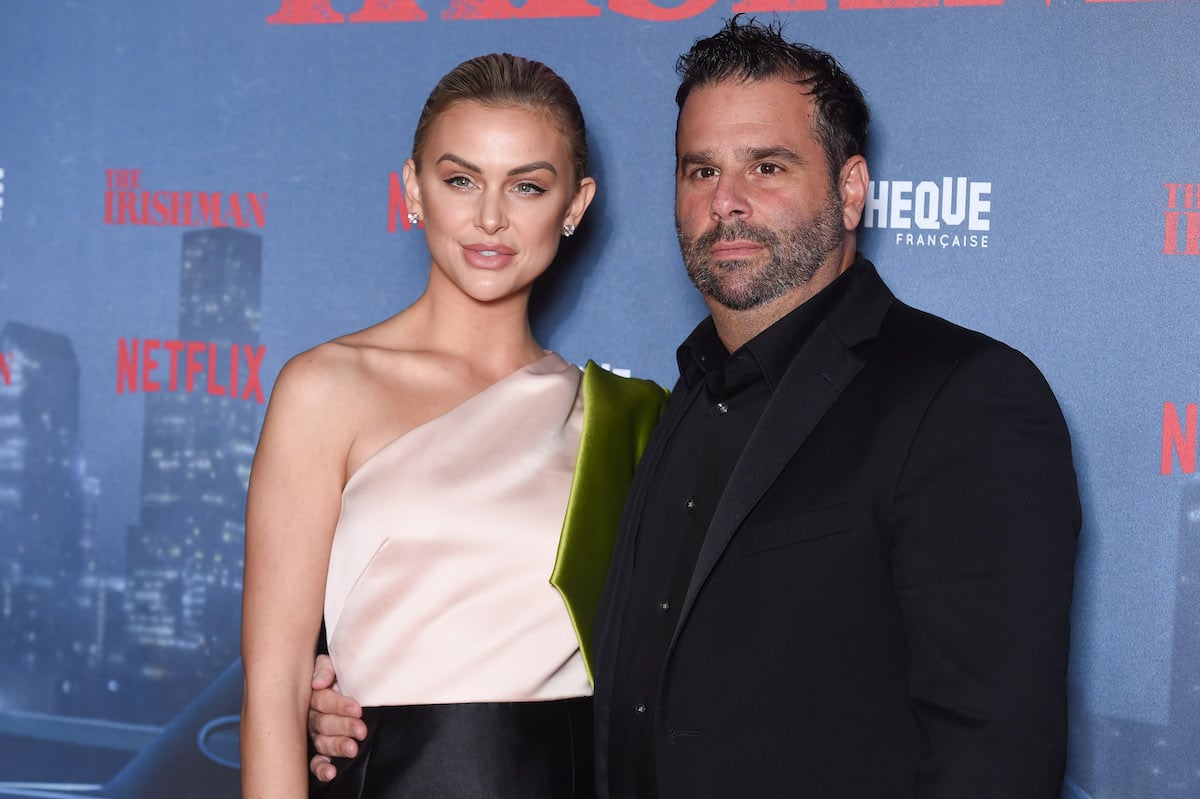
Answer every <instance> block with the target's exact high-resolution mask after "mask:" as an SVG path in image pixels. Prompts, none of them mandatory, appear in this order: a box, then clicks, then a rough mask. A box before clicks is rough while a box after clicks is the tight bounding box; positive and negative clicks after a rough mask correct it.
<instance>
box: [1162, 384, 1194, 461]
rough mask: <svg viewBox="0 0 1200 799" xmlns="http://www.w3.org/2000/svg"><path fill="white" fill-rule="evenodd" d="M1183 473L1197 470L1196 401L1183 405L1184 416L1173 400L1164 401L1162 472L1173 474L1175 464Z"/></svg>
mask: <svg viewBox="0 0 1200 799" xmlns="http://www.w3.org/2000/svg"><path fill="white" fill-rule="evenodd" d="M1176 463H1178V464H1179V471H1180V472H1182V473H1183V474H1195V472H1196V403H1194V402H1193V403H1189V404H1187V405H1185V406H1184V407H1183V418H1182V419H1180V418H1179V409H1178V408H1177V407H1176V406H1175V403H1173V402H1164V403H1163V421H1162V467H1161V470H1162V473H1163V474H1171V473H1172V472H1174V471H1175V464H1176Z"/></svg>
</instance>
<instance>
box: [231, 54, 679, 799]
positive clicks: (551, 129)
mask: <svg viewBox="0 0 1200 799" xmlns="http://www.w3.org/2000/svg"><path fill="white" fill-rule="evenodd" d="M586 165H587V148H586V140H585V130H584V123H583V117H582V114H581V112H580V110H579V106H578V103H577V102H576V100H575V97H574V95H573V94H572V93H571V90H570V88H569V87H568V86H567V85H566V83H565V82H563V81H562V79H561V78H559V77H558V76H557V75H556V74H554V73H553V72H552V71H551V70H549V69H548V68H547V67H545V66H544V65H542V64H539V63H537V62H533V61H528V60H526V59H522V58H517V57H514V56H510V55H489V56H483V57H480V58H476V59H472V60H471V61H467V62H465V63H463V64H461V65H459V66H458V67H457V68H455V69H454V70H453V71H451V72H450V73H449V74H447V75H446V76H445V77H444V78H443V79H442V80H441V82H439V84H438V85H437V86H436V87H435V88H434V90H433V93H432V94H431V95H430V97H429V99H428V101H427V102H426V104H425V107H424V109H423V111H422V113H421V117H420V120H419V122H418V124H417V129H416V133H415V135H414V137H413V152H412V158H411V159H409V160H408V161H407V162H406V163H405V165H404V183H405V192H406V197H407V200H408V204H409V209H410V210H411V212H412V213H411V215H410V217H411V218H412V220H413V221H414V223H415V222H416V221H418V220H421V221H423V222H424V227H425V239H426V243H427V245H428V248H429V252H430V256H431V263H430V270H429V281H428V285H427V287H426V289H425V292H424V293H423V294H422V295H421V296H420V298H418V299H417V300H416V302H414V303H413V304H412V305H411V306H410V307H408V308H407V309H405V310H404V311H401V312H400V313H398V314H397V315H396V316H393V317H392V318H390V319H388V320H386V321H384V322H382V323H380V324H377V325H375V326H373V327H369V328H367V329H365V330H362V331H359V332H357V333H352V334H350V335H347V336H343V337H341V338H338V339H335V340H333V341H331V342H328V343H326V344H322V345H320V346H318V347H316V348H315V349H313V350H310V351H309V352H305V353H302V354H300V355H298V356H296V357H295V358H293V359H292V360H291V361H290V362H289V363H288V364H287V365H286V366H285V367H284V369H283V370H282V371H281V372H280V375H279V378H278V380H277V381H276V383H275V388H274V391H273V395H272V397H271V404H270V407H269V409H268V412H267V417H266V421H265V422H264V425H263V431H262V437H261V440H260V442H259V447H258V451H257V453H256V455H255V459H254V467H253V472H252V475H251V479H250V492H249V497H248V500H247V528H246V577H245V595H244V600H243V633H242V634H243V640H242V648H243V660H244V667H245V700H244V707H243V713H242V766H243V790H244V795H245V796H246V797H249V798H250V799H265V797H287V799H294V797H297V796H303V795H305V792H306V791H307V762H306V746H305V738H306V733H305V716H306V709H307V707H308V701H309V693H310V688H309V685H310V679H311V676H312V651H313V644H314V641H315V640H316V639H317V636H318V629H319V627H320V624H321V620H322V615H323V616H324V620H325V624H326V629H327V634H328V640H329V649H330V654H331V656H332V658H333V662H334V664H335V667H336V669H337V672H338V676H339V681H340V683H341V685H342V687H343V689H344V690H345V691H346V693H348V694H350V695H352V696H355V697H356V698H357V699H359V700H360V701H361V702H362V703H363V705H365V706H369V707H367V709H366V711H365V719H366V721H367V725H368V727H369V729H370V736H369V738H368V740H367V741H365V742H364V743H363V746H362V749H363V750H364V751H363V753H362V754H361V755H360V757H358V758H356V760H355V761H354V763H353V764H352V765H351V766H350V767H348V768H344V769H343V770H342V773H341V774H339V776H338V779H337V780H335V782H334V783H332V785H331V786H330V788H329V792H328V793H327V794H325V795H327V796H355V797H377V796H400V795H406V796H467V797H470V796H521V797H526V798H528V799H537V798H538V797H561V796H590V795H591V793H592V789H591V778H592V777H591V721H590V706H589V704H588V703H589V702H590V698H589V695H590V693H591V687H590V674H589V669H590V665H589V663H588V661H587V659H586V656H585V655H584V653H583V652H582V648H581V646H580V641H587V640H588V638H589V635H590V625H591V615H592V613H593V612H594V607H595V601H596V599H597V598H598V595H599V591H600V587H601V584H602V582H603V576H604V569H605V568H606V565H607V558H608V555H609V553H610V551H611V537H612V535H613V534H614V532H615V525H616V519H617V516H618V514H619V510H620V505H621V500H622V495H623V492H624V489H625V487H626V485H627V482H628V477H629V476H630V475H631V474H632V469H633V465H634V464H635V462H636V459H637V457H638V456H639V455H640V452H641V448H642V446H643V445H644V443H645V439H646V436H647V435H648V433H649V429H650V427H652V426H653V423H654V421H655V420H656V419H657V416H658V414H659V412H660V411H661V408H662V404H663V401H664V394H663V392H662V390H661V389H659V388H658V387H657V386H654V385H653V384H652V383H649V382H647V381H633V380H623V379H621V378H616V377H613V376H611V375H608V374H607V373H605V372H603V371H602V370H599V369H597V368H595V367H594V365H593V364H589V365H588V369H587V370H585V372H584V373H583V374H582V375H581V374H580V371H579V370H578V369H577V368H575V367H573V366H570V365H569V364H567V363H566V362H565V361H563V359H562V358H560V357H559V356H558V355H556V354H554V353H549V352H547V351H546V350H544V349H542V347H541V346H539V345H538V343H537V342H536V341H535V340H534V338H533V335H532V333H531V331H530V327H529V320H528V315H527V311H528V305H529V293H530V288H531V286H532V284H533V281H534V279H535V278H537V277H538V276H539V275H540V274H541V273H542V272H543V271H545V270H546V269H547V268H548V267H549V265H550V262H551V261H552V260H553V258H554V256H555V253H556V252H557V249H558V243H559V240H560V236H569V235H571V234H572V233H573V232H574V230H575V229H576V227H577V226H578V225H579V224H580V222H581V220H582V219H583V216H584V213H585V211H586V210H587V207H588V204H589V203H590V202H591V199H592V196H593V194H594V192H595V182H594V181H593V180H592V179H591V178H590V177H586V176H585V175H586V173H585V171H586ZM581 442H582V443H581ZM614 477H617V479H615V480H614V479H613V478H614ZM564 519H565V520H566V522H565V523H564ZM551 582H553V585H551ZM322 588H324V590H322Z"/></svg>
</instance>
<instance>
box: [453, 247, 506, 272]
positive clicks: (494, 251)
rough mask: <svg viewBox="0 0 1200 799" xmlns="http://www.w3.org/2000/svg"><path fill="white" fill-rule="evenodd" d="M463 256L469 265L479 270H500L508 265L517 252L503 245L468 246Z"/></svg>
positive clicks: (464, 248)
mask: <svg viewBox="0 0 1200 799" xmlns="http://www.w3.org/2000/svg"><path fill="white" fill-rule="evenodd" d="M463 254H464V255H465V256H466V258H467V263H469V264H470V265H471V266H474V267H476V268H478V269H500V268H501V267H503V266H507V265H508V263H509V262H510V261H511V260H512V259H513V256H514V255H516V254H517V251H516V250H514V249H513V248H512V247H505V246H504V245H503V244H466V245H464V246H463Z"/></svg>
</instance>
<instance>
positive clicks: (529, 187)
mask: <svg viewBox="0 0 1200 799" xmlns="http://www.w3.org/2000/svg"><path fill="white" fill-rule="evenodd" d="M513 191H515V192H516V193H517V194H545V193H546V190H545V189H543V188H542V187H541V186H539V185H538V184H536V183H530V182H528V181H521V182H520V183H518V184H517V185H516V186H513Z"/></svg>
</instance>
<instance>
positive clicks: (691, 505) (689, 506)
mask: <svg viewBox="0 0 1200 799" xmlns="http://www.w3.org/2000/svg"><path fill="white" fill-rule="evenodd" d="M683 506H684V507H685V508H687V509H688V510H695V509H696V500H694V499H689V500H688V501H687V502H685V503H683Z"/></svg>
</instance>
